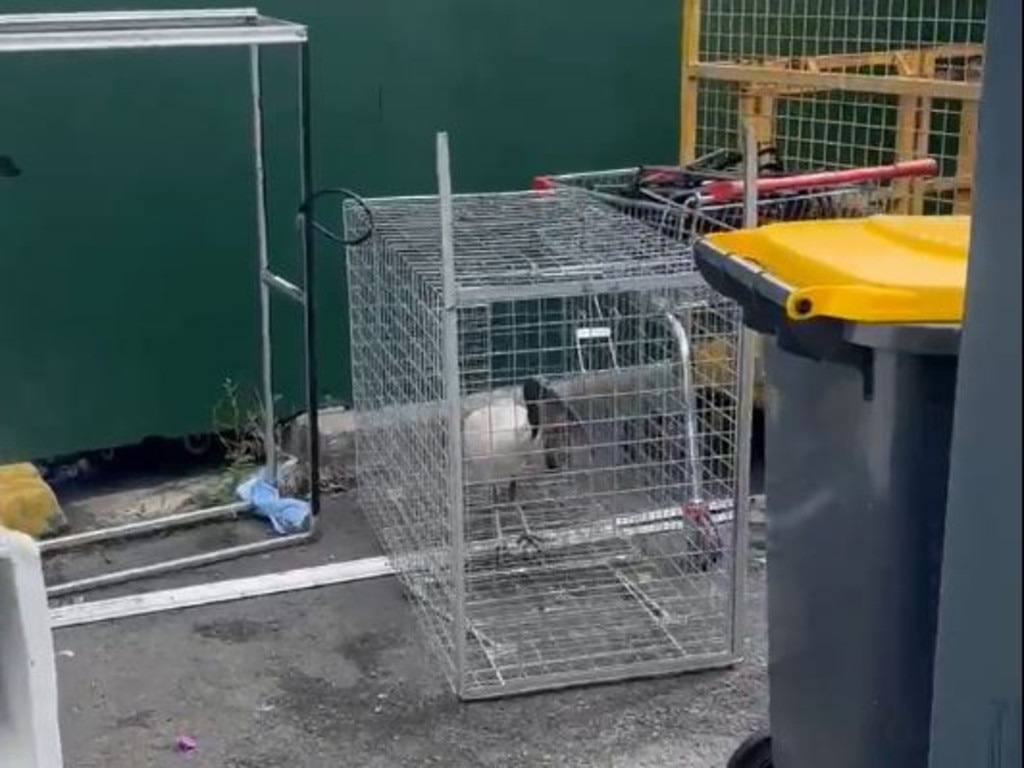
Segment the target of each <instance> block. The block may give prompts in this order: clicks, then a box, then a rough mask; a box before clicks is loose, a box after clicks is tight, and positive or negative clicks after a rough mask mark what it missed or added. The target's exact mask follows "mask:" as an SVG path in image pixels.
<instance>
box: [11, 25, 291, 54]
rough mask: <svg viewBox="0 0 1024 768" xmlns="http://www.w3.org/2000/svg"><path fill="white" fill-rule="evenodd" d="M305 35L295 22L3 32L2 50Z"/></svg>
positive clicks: (253, 41)
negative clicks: (258, 24) (229, 25)
mask: <svg viewBox="0 0 1024 768" xmlns="http://www.w3.org/2000/svg"><path fill="white" fill-rule="evenodd" d="M305 39H306V30H305V28H304V27H301V26H297V25H291V24H278V25H265V26H248V27H247V26H239V27H228V26H225V27H196V28H180V29H174V28H167V29H151V30H145V31H138V30H133V29H117V30H106V31H75V32H3V33H0V53H33V52H53V51H112V50H132V49H144V48H214V47H219V48H223V47H233V46H242V45H296V44H298V43H301V42H303V41H304V40H305Z"/></svg>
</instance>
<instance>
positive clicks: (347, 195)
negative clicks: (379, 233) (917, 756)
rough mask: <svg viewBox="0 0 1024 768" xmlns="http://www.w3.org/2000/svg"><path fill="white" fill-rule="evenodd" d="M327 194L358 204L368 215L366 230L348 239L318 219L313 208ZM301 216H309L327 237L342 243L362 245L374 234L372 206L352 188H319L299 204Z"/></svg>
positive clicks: (312, 222)
mask: <svg viewBox="0 0 1024 768" xmlns="http://www.w3.org/2000/svg"><path fill="white" fill-rule="evenodd" d="M327 196H335V197H340V198H341V199H342V200H352V201H353V202H354V203H355V204H356V205H358V206H359V207H360V208H361V209H362V211H363V214H364V215H365V216H366V231H365V232H360V233H359V235H357V236H356V237H353V238H351V239H348V240H346V239H345V238H344V237H343V236H341V235H339V234H337V233H336V232H334V231H333V230H331V229H329V228H328V227H325V226H324V225H323V224H321V223H320V222H319V221H317V220H316V217H315V216H314V215H313V209H314V208H315V206H316V201H317V200H319V199H321V198H323V197H327ZM299 216H301V217H305V218H307V219H308V220H309V223H310V225H311V226H312V227H313V229H315V230H316V231H317V232H319V233H320V234H321V235H323V236H324V237H326V238H327V239H329V240H333V241H334V242H336V243H338V244H340V245H346V246H349V245H360V244H361V243H365V242H366V241H367V240H369V239H370V238H371V237H372V236H373V213H372V212H371V211H370V207H369V206H368V205H367V204H366V201H365V200H363V198H362V197H360V196H359V195H357V194H356V193H355V192H353V191H352V190H350V189H345V188H344V187H327V188H325V189H318V190H317V191H316V192H314V193H313V194H312V195H310V196H309V197H308V198H307V199H306V200H304V201H303V203H302V205H301V206H299Z"/></svg>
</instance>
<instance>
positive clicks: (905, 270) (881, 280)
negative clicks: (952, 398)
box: [708, 215, 971, 323]
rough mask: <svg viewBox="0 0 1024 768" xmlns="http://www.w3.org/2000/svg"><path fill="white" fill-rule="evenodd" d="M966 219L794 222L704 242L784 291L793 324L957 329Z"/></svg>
mask: <svg viewBox="0 0 1024 768" xmlns="http://www.w3.org/2000/svg"><path fill="white" fill-rule="evenodd" d="M970 234H971V217H970V216H888V215H886V216H870V217H867V218H862V219H833V220H827V221H797V222H786V223H782V224H769V225H766V226H763V227H759V228H757V229H747V230H739V231H736V232H722V233H717V234H713V235H709V236H708V241H709V242H710V243H711V244H712V245H713V246H714V247H715V248H716V249H718V250H719V251H721V252H723V253H727V254H729V255H730V256H734V257H739V258H741V259H744V260H746V261H749V262H753V263H754V264H756V265H757V266H759V267H760V268H761V269H763V270H764V271H765V272H766V273H768V274H769V275H771V276H772V277H773V278H774V279H776V280H778V281H779V282H781V283H783V284H784V285H786V286H787V287H788V288H790V289H791V292H790V295H789V298H788V300H787V302H786V312H787V313H788V315H789V317H790V318H791V319H793V320H807V319H809V318H812V317H832V318H836V319H839V320H850V321H855V322H865V323H914V322H919V323H959V322H961V321H962V319H963V307H964V285H965V284H966V282H967V250H968V245H969V241H970Z"/></svg>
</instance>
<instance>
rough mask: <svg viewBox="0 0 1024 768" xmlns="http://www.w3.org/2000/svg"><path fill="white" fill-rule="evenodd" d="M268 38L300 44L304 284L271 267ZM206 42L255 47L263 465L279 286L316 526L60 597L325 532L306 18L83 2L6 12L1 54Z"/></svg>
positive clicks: (138, 532) (125, 530) (159, 565)
mask: <svg viewBox="0 0 1024 768" xmlns="http://www.w3.org/2000/svg"><path fill="white" fill-rule="evenodd" d="M264 46H285V47H292V48H294V49H295V50H296V52H297V57H296V58H297V79H296V94H297V107H298V109H297V112H298V137H299V138H298V150H299V153H298V154H299V157H298V166H299V167H298V171H299V190H300V195H301V198H300V199H301V203H300V205H299V207H298V211H299V229H300V233H301V237H300V265H301V273H302V278H301V284H300V285H296V284H295V283H292V282H291V281H289V280H286V279H285V278H283V277H281V276H280V275H277V274H275V273H274V272H273V271H272V270H271V268H270V257H269V246H268V235H267V228H268V210H267V188H266V173H265V158H264V133H263V132H264V121H263V97H262V82H263V74H262V71H263V70H262V63H261V57H260V50H261V48H262V47H264ZM201 48H247V49H248V51H249V91H250V119H251V136H252V155H253V181H254V186H255V197H256V217H255V228H256V235H257V267H258V279H259V286H258V288H259V306H260V343H261V395H262V398H261V399H262V407H263V413H262V418H263V421H264V424H263V427H264V430H265V432H264V436H263V438H264V445H265V454H266V455H265V462H264V467H263V471H264V472H265V473H266V476H267V477H269V478H271V480H272V482H275V483H276V482H277V479H278V478H277V469H278V455H277V454H278V446H277V433H276V428H277V418H276V413H275V408H274V393H273V357H272V346H271V328H270V298H271V293H272V292H274V293H277V294H279V295H283V296H285V297H286V298H289V299H291V300H293V301H296V302H298V303H299V304H301V305H302V308H303V367H304V373H305V393H304V399H305V407H306V412H307V414H308V419H309V425H308V431H307V437H308V442H307V446H306V461H307V466H308V481H309V504H310V511H311V516H310V526H309V528H308V530H306V531H303V532H299V533H293V534H288V535H284V536H279V537H276V538H270V539H267V540H264V541H257V542H253V543H249V544H242V545H235V546H230V547H224V548H221V549H215V550H211V551H208V552H203V553H201V554H197V555H192V556H188V557H182V558H177V559H173V560H165V561H161V562H156V563H151V564H147V565H144V566H139V567H136V568H129V569H123V570H118V571H111V572H108V573H103V574H99V575H97V576H91V577H86V578H82V579H77V580H74V581H68V582H62V583H58V584H51V585H49V586H48V587H47V594H48V595H49V596H50V597H51V598H53V597H59V596H63V595H69V594H73V593H77V592H83V591H87V590H90V589H96V588H99V587H105V586H111V585H114V584H120V583H124V582H127V581H132V580H135V579H140V578H145V577H150V576H155V575H158V574H163V573H171V572H174V571H180V570H184V569H187V568H192V567H198V566H201V565H207V564H209V563H214V562H220V561H224V560H228V559H233V558H238V557H243V556H247V555H251V554H258V553H262V552H267V551H270V550H275V549H279V548H282V547H288V546H294V545H299V544H304V543H308V542H310V541H313V540H315V539H316V538H317V536H318V535H319V533H318V527H317V521H318V517H319V513H320V479H319V476H320V458H319V451H320V438H319V421H318V407H317V406H318V382H317V351H316V308H315V300H314V297H315V271H314V268H313V267H314V258H315V257H314V240H315V232H316V231H317V228H318V226H319V225H318V224H317V222H316V221H315V220H314V216H313V210H312V207H313V203H314V201H315V199H316V197H317V195H318V193H315V192H314V186H313V168H312V138H311V131H310V125H311V98H310V54H309V35H308V30H307V27H306V26H305V25H303V24H299V23H296V22H292V21H286V20H281V19H277V18H273V17H270V16H266V15H263V14H261V13H260V12H259V11H258V10H257V9H256V8H217V9H198V10H173V11H97V12H93V11H82V12H71V13H24V14H4V15H0V55H4V54H18V53H23V54H37V53H52V52H60V51H63V52H79V53H82V52H89V51H131V52H134V51H145V50H158V49H159V50H168V49H173V50H192V49H201ZM321 229H322V228H321ZM251 510H252V506H251V505H250V504H247V503H244V502H236V503H232V504H224V505H219V506H214V507H209V508H205V509H199V510H195V511H189V512H180V513H176V514H171V515H166V516H163V517H159V518H154V519H151V520H143V521H139V522H134V523H127V524H123V525H118V526H111V527H108V528H101V529H97V530H92V531H85V532H82V533H76V534H69V535H65V536H60V537H56V538H53V539H49V540H46V541H43V542H41V544H40V550H41V551H42V552H43V553H44V554H48V553H53V552H59V551H68V550H72V549H76V548H80V547H84V546H89V545H94V544H101V543H103V542H108V541H114V540H121V539H128V538H134V537H139V536H146V535H150V534H152V533H156V532H158V531H163V530H170V529H176V528H182V527H185V526H192V525H196V524H199V523H205V522H210V521H215V520H230V519H237V518H239V517H240V516H242V515H245V514H246V513H248V512H250V511H251Z"/></svg>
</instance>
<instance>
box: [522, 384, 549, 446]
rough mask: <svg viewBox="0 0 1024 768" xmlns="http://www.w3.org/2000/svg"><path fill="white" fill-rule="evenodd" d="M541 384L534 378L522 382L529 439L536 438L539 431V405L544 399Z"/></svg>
mask: <svg viewBox="0 0 1024 768" xmlns="http://www.w3.org/2000/svg"><path fill="white" fill-rule="evenodd" d="M546 389H547V387H545V386H544V385H543V384H541V383H540V382H539V381H537V380H536V379H534V378H529V379H527V380H526V381H524V382H523V400H524V401H525V402H526V420H527V421H529V422H530V437H531V438H535V437H537V432H538V431H539V430H540V403H541V400H543V399H544V390H546Z"/></svg>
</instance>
